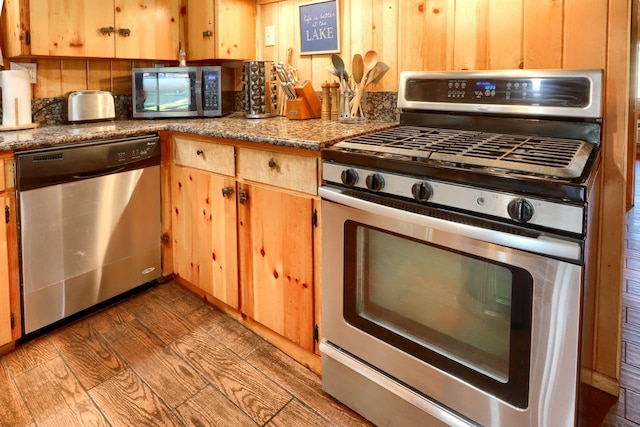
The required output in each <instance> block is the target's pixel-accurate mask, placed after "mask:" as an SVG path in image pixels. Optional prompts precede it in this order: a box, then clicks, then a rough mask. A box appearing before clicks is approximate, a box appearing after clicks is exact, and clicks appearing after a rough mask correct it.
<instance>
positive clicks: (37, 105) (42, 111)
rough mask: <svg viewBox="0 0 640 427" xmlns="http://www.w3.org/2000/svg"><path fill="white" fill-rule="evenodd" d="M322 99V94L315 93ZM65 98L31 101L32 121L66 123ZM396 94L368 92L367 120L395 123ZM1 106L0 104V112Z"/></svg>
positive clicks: (126, 104)
mask: <svg viewBox="0 0 640 427" xmlns="http://www.w3.org/2000/svg"><path fill="white" fill-rule="evenodd" d="M317 93H318V97H319V98H320V99H322V93H321V92H317ZM242 97H243V92H236V96H235V108H234V110H235V111H241V105H242ZM114 101H115V108H116V120H130V119H131V118H132V111H131V105H132V104H131V103H132V99H131V95H128V94H127V95H115V96H114ZM65 102H66V98H64V97H55V98H34V99H32V100H31V111H32V116H33V121H35V122H38V123H39V124H40V125H41V126H49V125H61V124H65V123H66V116H65V114H66V113H65V105H64V103H65ZM397 102H398V94H397V93H396V92H368V93H367V102H366V107H365V115H366V117H367V119H369V120H379V121H385V122H395V121H397V120H398V111H397V107H396V105H397ZM1 111H2V106H1V104H0V112H1Z"/></svg>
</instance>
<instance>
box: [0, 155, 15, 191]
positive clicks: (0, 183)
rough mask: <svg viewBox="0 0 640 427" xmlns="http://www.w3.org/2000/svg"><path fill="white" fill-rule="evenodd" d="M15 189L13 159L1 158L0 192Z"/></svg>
mask: <svg viewBox="0 0 640 427" xmlns="http://www.w3.org/2000/svg"><path fill="white" fill-rule="evenodd" d="M13 187H14V180H13V157H8V156H0V191H4V190H6V189H10V188H13Z"/></svg>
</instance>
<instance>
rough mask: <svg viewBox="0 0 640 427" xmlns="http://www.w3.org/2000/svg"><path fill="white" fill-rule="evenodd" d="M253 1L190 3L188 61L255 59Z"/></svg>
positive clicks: (215, 0) (205, 0) (217, 0)
mask: <svg viewBox="0 0 640 427" xmlns="http://www.w3.org/2000/svg"><path fill="white" fill-rule="evenodd" d="M256 15H257V2H256V1H255V0H189V3H188V4H187V59H188V60H192V61H195V60H201V59H212V58H217V59H252V58H255V56H256Z"/></svg>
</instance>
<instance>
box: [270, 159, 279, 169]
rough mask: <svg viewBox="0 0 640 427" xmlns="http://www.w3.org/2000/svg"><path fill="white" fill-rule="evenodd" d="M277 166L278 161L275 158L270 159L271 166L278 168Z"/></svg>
mask: <svg viewBox="0 0 640 427" xmlns="http://www.w3.org/2000/svg"><path fill="white" fill-rule="evenodd" d="M277 166H278V164H277V163H276V161H275V160H273V159H269V167H270V168H271V169H274V168H276V167H277Z"/></svg>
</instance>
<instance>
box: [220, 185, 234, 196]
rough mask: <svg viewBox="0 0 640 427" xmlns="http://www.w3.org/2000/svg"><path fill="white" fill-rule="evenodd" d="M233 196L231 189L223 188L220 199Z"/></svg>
mask: <svg viewBox="0 0 640 427" xmlns="http://www.w3.org/2000/svg"><path fill="white" fill-rule="evenodd" d="M232 194H233V187H224V188H223V189H222V197H231V195H232Z"/></svg>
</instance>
